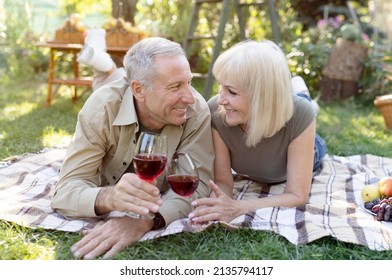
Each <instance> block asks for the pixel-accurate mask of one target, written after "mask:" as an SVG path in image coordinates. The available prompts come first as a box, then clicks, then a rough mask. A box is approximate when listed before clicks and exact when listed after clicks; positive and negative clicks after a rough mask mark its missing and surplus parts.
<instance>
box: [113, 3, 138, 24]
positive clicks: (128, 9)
mask: <svg viewBox="0 0 392 280" xmlns="http://www.w3.org/2000/svg"><path fill="white" fill-rule="evenodd" d="M136 4H137V0H112V16H113V17H114V18H123V19H124V20H125V21H129V22H131V23H132V25H135V14H136Z"/></svg>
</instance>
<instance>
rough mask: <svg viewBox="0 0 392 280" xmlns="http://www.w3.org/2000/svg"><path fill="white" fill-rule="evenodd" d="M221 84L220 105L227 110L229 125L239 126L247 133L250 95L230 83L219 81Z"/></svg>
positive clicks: (226, 116)
mask: <svg viewBox="0 0 392 280" xmlns="http://www.w3.org/2000/svg"><path fill="white" fill-rule="evenodd" d="M219 83H220V87H219V97H218V104H219V105H221V106H222V107H223V108H224V110H225V118H226V122H227V124H228V125H229V126H235V125H239V126H240V127H241V129H242V130H243V131H244V132H246V128H247V123H248V118H249V109H250V108H249V107H250V104H249V98H250V97H249V94H248V93H247V92H244V91H241V90H240V89H238V88H237V87H236V86H235V85H232V84H230V82H228V81H219Z"/></svg>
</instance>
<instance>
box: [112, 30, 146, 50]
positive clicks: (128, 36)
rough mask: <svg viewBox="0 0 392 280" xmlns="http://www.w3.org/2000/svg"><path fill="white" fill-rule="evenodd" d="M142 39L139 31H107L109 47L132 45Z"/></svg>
mask: <svg viewBox="0 0 392 280" xmlns="http://www.w3.org/2000/svg"><path fill="white" fill-rule="evenodd" d="M139 40H140V36H139V34H137V33H123V32H107V33H106V44H107V45H108V46H109V47H130V46H132V45H133V44H135V43H137V42H138V41H139Z"/></svg>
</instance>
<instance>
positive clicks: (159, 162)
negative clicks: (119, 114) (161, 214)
mask: <svg viewBox="0 0 392 280" xmlns="http://www.w3.org/2000/svg"><path fill="white" fill-rule="evenodd" d="M166 163H167V137H166V135H161V134H156V133H150V132H142V133H141V134H140V136H139V138H138V141H137V143H136V148H135V154H134V157H133V167H134V169H135V173H136V174H137V175H138V176H139V178H141V179H143V180H145V181H147V182H152V181H154V180H155V179H156V178H158V177H159V175H161V174H162V172H163V171H164V170H165V167H166ZM127 215H128V216H130V217H133V218H139V219H153V218H154V217H155V215H154V213H148V214H146V215H139V214H135V213H130V212H127Z"/></svg>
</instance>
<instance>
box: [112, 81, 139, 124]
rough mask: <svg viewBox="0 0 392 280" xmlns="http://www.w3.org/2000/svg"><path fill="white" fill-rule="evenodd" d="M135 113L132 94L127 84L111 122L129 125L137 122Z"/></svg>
mask: <svg viewBox="0 0 392 280" xmlns="http://www.w3.org/2000/svg"><path fill="white" fill-rule="evenodd" d="M137 122H138V119H137V115H136V109H135V104H134V102H133V94H132V91H131V88H130V87H129V86H128V87H127V88H126V90H125V93H124V97H123V100H122V102H121V105H120V110H119V111H118V114H117V117H116V119H115V120H114V122H113V125H119V126H120V125H129V124H133V123H137Z"/></svg>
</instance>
